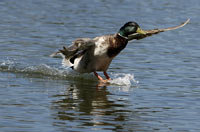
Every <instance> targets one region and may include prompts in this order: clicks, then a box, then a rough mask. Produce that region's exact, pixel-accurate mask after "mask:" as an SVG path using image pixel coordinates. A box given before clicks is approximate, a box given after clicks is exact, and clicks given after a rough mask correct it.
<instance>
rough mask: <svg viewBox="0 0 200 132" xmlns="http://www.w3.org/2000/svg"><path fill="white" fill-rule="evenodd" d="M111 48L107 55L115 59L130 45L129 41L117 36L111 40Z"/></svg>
mask: <svg viewBox="0 0 200 132" xmlns="http://www.w3.org/2000/svg"><path fill="white" fill-rule="evenodd" d="M109 43H110V46H109V48H108V51H107V54H108V56H109V57H115V56H116V55H118V54H119V53H120V51H122V50H123V49H124V48H125V47H126V45H127V44H128V40H127V39H125V38H123V37H121V36H120V35H118V34H116V35H114V36H113V37H110V39H109Z"/></svg>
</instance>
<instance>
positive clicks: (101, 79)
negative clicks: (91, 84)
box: [94, 72, 103, 81]
mask: <svg viewBox="0 0 200 132" xmlns="http://www.w3.org/2000/svg"><path fill="white" fill-rule="evenodd" d="M94 75H95V76H96V77H97V78H98V79H99V80H100V81H103V78H102V77H101V76H99V74H97V73H96V72H94Z"/></svg>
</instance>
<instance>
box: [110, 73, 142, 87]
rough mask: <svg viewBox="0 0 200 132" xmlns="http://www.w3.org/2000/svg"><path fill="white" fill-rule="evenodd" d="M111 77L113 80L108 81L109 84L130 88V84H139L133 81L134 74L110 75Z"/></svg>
mask: <svg viewBox="0 0 200 132" xmlns="http://www.w3.org/2000/svg"><path fill="white" fill-rule="evenodd" d="M112 76H113V79H112V80H110V81H109V82H110V83H111V84H116V85H126V86H130V85H131V84H138V83H139V81H137V80H135V78H134V74H125V73H114V74H113V73H112Z"/></svg>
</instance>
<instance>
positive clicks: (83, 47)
mask: <svg viewBox="0 0 200 132" xmlns="http://www.w3.org/2000/svg"><path fill="white" fill-rule="evenodd" d="M188 22H189V19H188V20H187V21H186V22H185V23H183V24H181V25H179V26H176V27H171V28H165V29H153V30H142V29H141V28H140V26H139V25H138V24H137V23H136V22H133V21H131V22H127V23H125V24H124V25H123V26H122V27H121V28H120V29H119V31H118V32H117V33H115V34H111V35H104V36H100V37H96V38H93V39H91V38H79V39H76V40H75V41H73V43H72V45H71V46H69V47H63V49H61V50H59V51H58V52H55V53H53V54H52V55H51V56H55V55H57V54H61V55H62V56H63V62H62V63H63V64H64V65H65V66H69V67H71V68H72V69H73V70H75V71H77V72H79V73H91V72H93V73H94V75H95V76H96V77H97V78H98V80H100V81H102V82H107V81H108V80H110V79H111V78H110V77H109V75H108V74H107V72H106V71H107V69H108V67H109V65H110V63H111V62H112V60H113V59H114V58H115V57H116V56H117V55H118V54H119V53H120V52H121V51H122V50H123V49H124V48H125V47H126V45H127V44H128V42H129V41H131V40H133V39H137V40H138V39H143V38H145V37H148V36H151V35H153V34H157V33H160V32H164V31H168V30H174V29H177V28H180V27H183V26H184V25H186V24H187V23H188ZM97 71H102V72H103V73H104V75H105V77H106V79H103V78H102V77H101V76H100V75H99V74H98V73H97Z"/></svg>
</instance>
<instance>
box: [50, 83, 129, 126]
mask: <svg viewBox="0 0 200 132" xmlns="http://www.w3.org/2000/svg"><path fill="white" fill-rule="evenodd" d="M100 85H101V87H98V86H99V84H98V85H97V84H96V83H93V84H91V83H90V84H83V83H80V82H74V83H73V84H71V85H70V86H68V87H67V88H66V92H65V94H64V95H56V96H55V97H56V99H57V100H56V101H54V102H53V103H52V110H53V111H54V112H56V113H55V115H54V116H55V118H56V120H57V121H58V120H59V121H58V122H60V121H61V122H62V123H66V125H67V124H69V123H70V124H71V123H72V122H74V124H76V126H79V127H88V126H90V127H94V128H98V129H100V130H101V129H112V130H116V129H123V127H124V126H123V123H122V122H125V121H126V120H128V118H129V116H130V115H129V113H130V112H131V111H130V110H129V109H128V108H127V107H128V105H129V101H127V100H123V99H120V98H118V96H117V95H113V94H111V93H110V92H109V91H108V90H107V86H106V85H104V86H102V84H100ZM58 122H57V123H58ZM55 124H56V122H55ZM55 124H54V125H55ZM57 125H58V124H57ZM71 125H72V124H71ZM71 125H70V126H71Z"/></svg>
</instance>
